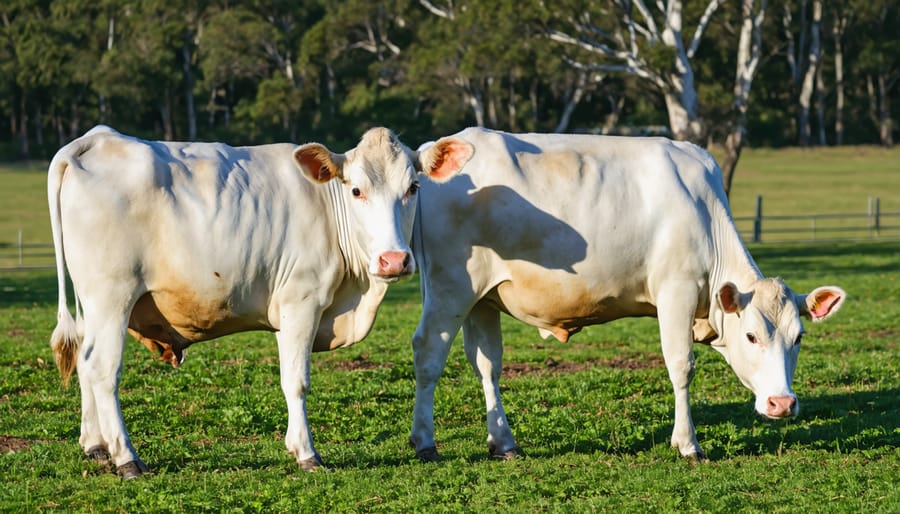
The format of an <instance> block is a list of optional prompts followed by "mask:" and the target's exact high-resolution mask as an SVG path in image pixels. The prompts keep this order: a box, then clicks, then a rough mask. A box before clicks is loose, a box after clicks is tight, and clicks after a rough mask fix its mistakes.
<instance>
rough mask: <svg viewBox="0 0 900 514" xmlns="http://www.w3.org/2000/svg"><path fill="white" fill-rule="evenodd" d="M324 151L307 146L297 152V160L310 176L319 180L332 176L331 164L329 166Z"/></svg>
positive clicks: (324, 180)
mask: <svg viewBox="0 0 900 514" xmlns="http://www.w3.org/2000/svg"><path fill="white" fill-rule="evenodd" d="M324 152H325V151H324V150H323V149H319V148H309V149H306V150H302V151H300V152H297V162H298V163H299V164H300V166H302V167H303V168H304V169H305V170H306V171H307V173H308V175H309V176H310V177H311V178H313V179H314V180H317V181H319V182H327V181H329V180H331V179H332V178H333V176H334V174H333V173H332V171H331V166H329V159H328V156H327V154H325V153H324Z"/></svg>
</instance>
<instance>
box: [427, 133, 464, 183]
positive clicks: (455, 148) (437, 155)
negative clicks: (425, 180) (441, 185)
mask: <svg viewBox="0 0 900 514" xmlns="http://www.w3.org/2000/svg"><path fill="white" fill-rule="evenodd" d="M474 153H475V147H473V146H472V145H471V144H470V143H467V142H466V141H463V140H461V139H456V138H452V137H443V138H441V139H438V140H437V142H435V143H434V144H432V145H429V146H427V147H423V148H420V150H419V151H418V152H416V164H417V165H418V170H419V171H421V172H422V173H424V174H426V175H428V177H429V178H431V180H434V181H435V182H446V181H448V180H450V177H452V176H453V175H456V174H457V173H459V170H461V169H462V167H463V166H465V165H466V163H467V162H469V159H471V158H472V155H473V154H474Z"/></svg>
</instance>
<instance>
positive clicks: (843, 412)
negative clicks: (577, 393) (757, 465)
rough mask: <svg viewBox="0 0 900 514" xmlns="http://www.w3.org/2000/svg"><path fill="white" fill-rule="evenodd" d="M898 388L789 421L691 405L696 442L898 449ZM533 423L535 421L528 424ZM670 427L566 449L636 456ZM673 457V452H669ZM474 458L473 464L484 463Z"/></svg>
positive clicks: (748, 410) (736, 449)
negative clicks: (616, 443) (617, 443)
mask: <svg viewBox="0 0 900 514" xmlns="http://www.w3.org/2000/svg"><path fill="white" fill-rule="evenodd" d="M898 395H900V389H898V388H892V389H886V390H880V391H860V392H851V393H847V394H834V395H824V396H816V397H805V398H801V410H800V415H799V416H798V417H796V418H793V419H790V420H778V421H773V420H767V419H764V418H763V417H762V416H759V415H758V414H756V412H755V411H754V410H753V407H752V403H751V402H750V401H747V402H729V403H721V404H714V405H712V404H704V403H702V402H696V403H697V404H695V405H693V408H692V414H693V419H694V424H695V425H696V429H697V438H698V439H699V442H700V446H701V447H702V448H703V449H704V451H705V452H706V453H707V456H708V457H709V458H710V459H711V460H713V461H715V460H722V459H727V458H731V457H736V456H761V455H779V454H781V453H782V452H788V451H791V450H792V449H797V450H799V449H803V450H810V449H812V450H824V451H830V452H837V453H844V452H848V451H866V450H877V449H880V448H897V447H900V430H898V428H900V404H898V403H897V402H896V398H897V396H898ZM530 421H531V422H537V421H538V420H533V419H532V420H530ZM671 431H672V424H671V423H668V424H665V425H661V426H657V427H655V428H654V429H652V430H648V434H647V435H646V436H645V437H643V438H641V439H639V440H638V441H637V442H635V443H633V444H630V445H627V446H626V447H617V448H615V449H610V445H609V444H608V441H592V440H585V439H581V440H578V441H575V442H573V444H571V445H570V446H569V448H570V449H569V450H568V451H572V452H573V453H579V454H595V453H607V454H610V455H636V454H638V453H641V452H645V451H648V450H650V449H651V448H653V447H654V446H656V445H660V444H663V445H666V446H668V442H669V439H670V437H671V433H672V432H671ZM528 444H529V445H531V446H532V448H528V447H526V448H525V450H526V451H527V452H528V454H529V455H531V456H532V457H537V458H541V456H550V455H551V452H550V451H549V450H548V449H547V448H549V447H550V446H551V444H547V445H542V444H541V442H540V441H530V442H529V443H528ZM672 455H673V457H674V456H675V455H677V452H676V451H675V450H674V449H673V450H672ZM486 458H487V457H486V456H481V455H478V454H474V455H473V456H472V459H473V460H480V459H486Z"/></svg>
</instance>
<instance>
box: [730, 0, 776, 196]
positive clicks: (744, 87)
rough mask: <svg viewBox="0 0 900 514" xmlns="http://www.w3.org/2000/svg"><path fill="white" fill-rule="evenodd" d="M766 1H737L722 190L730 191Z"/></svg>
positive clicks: (743, 136) (743, 132)
mask: <svg viewBox="0 0 900 514" xmlns="http://www.w3.org/2000/svg"><path fill="white" fill-rule="evenodd" d="M766 2H767V0H760V2H759V10H756V9H754V7H755V4H756V0H742V2H741V18H742V22H741V33H740V39H739V41H738V54H737V66H736V69H735V73H734V121H733V122H732V127H731V132H730V133H729V134H728V136H727V138H726V140H725V158H724V159H723V161H722V174H723V182H724V186H725V194H729V193H730V192H731V182H732V179H733V178H734V170H735V169H736V168H737V162H738V159H740V156H741V150H743V148H744V144H745V142H746V136H747V109H748V101H749V99H750V87H751V86H752V85H753V77H754V76H755V75H756V71H757V69H758V68H759V62H760V56H761V55H762V23H763V21H764V20H765V16H766Z"/></svg>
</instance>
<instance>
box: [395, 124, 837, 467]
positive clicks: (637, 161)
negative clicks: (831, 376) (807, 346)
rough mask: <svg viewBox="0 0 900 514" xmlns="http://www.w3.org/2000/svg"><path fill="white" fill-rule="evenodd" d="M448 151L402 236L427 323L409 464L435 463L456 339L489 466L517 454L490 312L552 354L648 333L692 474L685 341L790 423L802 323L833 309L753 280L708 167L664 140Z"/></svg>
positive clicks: (503, 143)
mask: <svg viewBox="0 0 900 514" xmlns="http://www.w3.org/2000/svg"><path fill="white" fill-rule="evenodd" d="M452 140H454V141H456V144H455V145H453V146H452V147H451V146H446V145H445V142H446V140H444V139H442V140H439V141H438V142H437V145H444V148H445V149H450V150H452V151H453V152H455V155H456V160H459V161H461V162H466V161H467V163H466V164H465V166H464V167H463V170H462V171H461V172H460V173H459V174H458V175H456V176H454V177H453V178H452V179H451V180H449V181H448V182H446V183H444V184H440V185H437V184H434V185H431V184H423V188H422V201H421V202H420V209H421V212H420V213H419V215H418V220H417V223H418V224H419V225H421V226H422V229H421V230H419V229H418V228H417V229H416V231H415V233H414V235H413V252H414V254H415V256H416V260H417V262H418V263H419V266H420V271H419V272H420V275H421V281H422V291H423V295H424V310H423V312H422V317H421V319H420V321H419V325H418V328H417V330H416V332H415V335H414V336H413V349H414V354H415V369H416V399H415V410H414V414H413V422H412V430H411V434H410V442H411V443H412V444H413V445H414V446H415V449H416V453H417V454H418V455H419V457H420V458H421V459H422V460H434V459H436V458H438V457H439V455H438V453H437V451H436V449H435V441H434V420H433V419H434V414H433V405H434V391H435V385H436V383H437V380H438V377H439V376H440V374H441V371H442V369H443V367H444V365H445V363H446V359H447V354H448V351H449V348H450V343H451V341H452V340H453V339H454V337H455V336H456V334H457V333H458V332H459V329H460V327H462V330H463V339H464V346H465V353H466V356H467V357H468V360H469V362H470V363H471V365H472V367H473V368H474V370H475V373H476V375H477V376H478V378H479V379H480V380H481V383H482V386H483V388H484V394H485V400H486V407H487V427H488V437H487V444H488V448H489V451H490V453H491V455H493V456H495V457H498V458H513V457H515V456H516V455H517V454H518V453H519V452H520V449H519V448H518V447H517V446H516V442H515V440H514V439H513V435H512V432H511V431H510V427H509V424H508V423H507V419H506V415H505V413H504V411H503V406H502V404H501V401H500V388H499V385H498V380H499V378H500V372H501V356H502V353H503V344H502V341H501V333H500V313H501V312H505V313H507V314H509V315H510V316H513V317H514V318H516V319H519V320H521V321H523V322H525V323H528V324H529V325H532V326H534V327H537V328H538V329H539V330H540V333H541V334H542V335H543V336H544V337H547V336H549V335H553V336H555V337H556V339H558V340H559V341H562V342H565V341H567V340H568V339H569V337H570V336H571V335H572V334H574V333H576V332H578V331H579V330H581V329H582V328H583V327H585V326H588V325H594V324H598V323H605V322H608V321H611V320H614V319H618V318H622V317H630V316H655V317H657V318H658V320H659V330H660V339H661V343H662V352H663V356H664V358H665V362H666V367H667V369H668V372H669V378H670V379H671V381H672V385H673V387H674V391H675V427H674V431H673V434H672V440H671V442H672V446H674V447H676V448H678V450H679V451H680V453H681V455H683V456H690V457H694V458H697V459H702V458H703V453H702V450H701V449H700V445H699V444H698V443H697V438H696V435H695V433H694V425H693V422H692V420H691V414H690V404H689V399H688V386H689V384H690V381H691V377H692V375H693V372H694V360H693V354H692V348H691V347H692V342H693V341H695V340H696V341H703V342H709V343H711V344H712V346H713V347H714V348H715V349H716V350H718V351H719V352H721V353H722V354H723V355H724V356H725V359H726V360H727V361H728V362H729V364H730V365H731V367H732V369H733V370H734V371H735V373H736V374H737V376H738V378H740V380H741V382H742V383H743V384H744V385H745V386H747V387H748V388H749V389H750V390H752V391H753V392H754V393H755V395H756V404H755V408H756V411H757V412H759V413H760V414H762V415H764V416H767V417H769V418H783V417H787V416H792V415H794V414H796V413H797V409H798V404H797V398H796V396H795V394H794V392H793V391H792V389H791V381H792V378H793V374H794V368H795V365H796V363H797V354H798V352H799V350H800V337H801V335H802V334H803V324H802V323H801V319H800V318H801V316H806V317H808V318H811V319H812V320H814V321H819V320H823V319H825V318H827V317H829V316H830V315H832V314H833V313H834V312H835V311H836V310H837V309H838V308H839V307H840V305H841V304H842V302H843V301H844V298H845V296H846V295H845V293H844V291H843V290H841V289H840V288H837V287H820V288H818V289H815V290H814V291H812V292H811V293H809V294H808V295H798V294H795V293H794V292H793V291H791V290H790V289H789V288H788V287H787V286H786V285H785V284H784V282H783V281H782V280H781V279H778V278H763V276H762V274H761V273H760V272H759V270H758V269H757V267H756V265H755V264H754V262H753V260H752V258H751V257H750V255H749V253H748V252H747V250H746V249H745V247H744V245H743V244H742V242H741V239H740V236H739V235H738V233H737V231H736V229H735V226H734V223H733V221H732V219H731V215H730V213H729V207H728V201H727V199H726V196H725V193H724V190H723V188H722V176H721V172H720V170H719V168H718V166H717V165H716V163H715V161H714V159H713V158H712V156H710V155H709V154H708V153H707V152H705V151H704V150H702V149H700V148H698V147H696V146H694V145H691V144H688V143H681V142H675V141H670V140H666V139H661V138H652V139H651V138H624V137H603V136H587V135H543V134H525V135H513V134H506V133H502V132H495V131H491V130H484V129H467V130H464V131H462V132H460V133H458V134H456V135H455V136H452ZM459 140H463V141H465V142H467V143H468V145H460V144H459ZM426 147H427V146H426V145H423V148H426ZM695 320H696V323H695ZM692 336H693V337H692Z"/></svg>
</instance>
